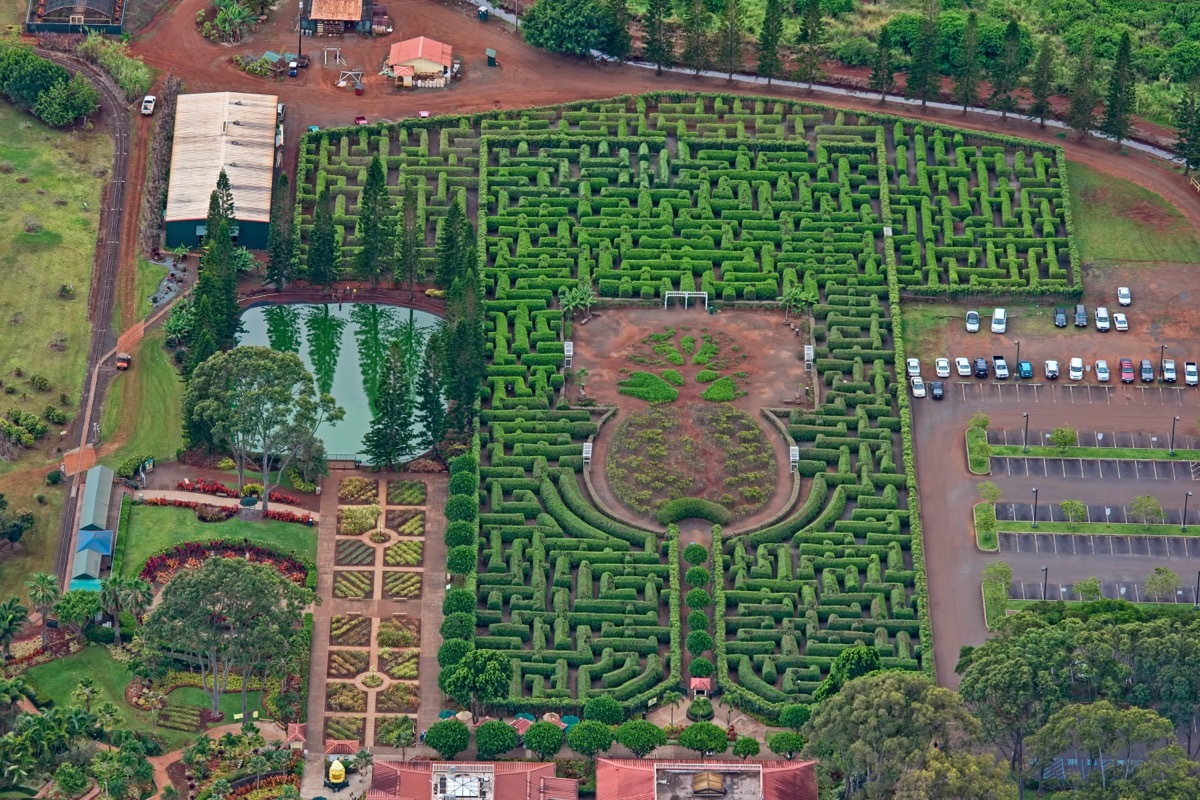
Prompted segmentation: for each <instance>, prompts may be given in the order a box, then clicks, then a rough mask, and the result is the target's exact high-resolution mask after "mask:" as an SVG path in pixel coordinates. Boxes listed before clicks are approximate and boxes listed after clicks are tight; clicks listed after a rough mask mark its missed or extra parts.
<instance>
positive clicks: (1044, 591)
mask: <svg viewBox="0 0 1200 800" xmlns="http://www.w3.org/2000/svg"><path fill="white" fill-rule="evenodd" d="M1049 572H1050V568H1049V567H1047V566H1045V565H1042V601H1043V602H1044V601H1045V600H1046V577H1047V575H1048V574H1049Z"/></svg>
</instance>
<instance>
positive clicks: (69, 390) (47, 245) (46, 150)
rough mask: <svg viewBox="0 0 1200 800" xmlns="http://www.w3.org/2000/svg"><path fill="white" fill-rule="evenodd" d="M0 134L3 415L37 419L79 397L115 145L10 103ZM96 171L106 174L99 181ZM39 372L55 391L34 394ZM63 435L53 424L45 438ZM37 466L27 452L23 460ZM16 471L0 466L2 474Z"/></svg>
mask: <svg viewBox="0 0 1200 800" xmlns="http://www.w3.org/2000/svg"><path fill="white" fill-rule="evenodd" d="M0 130H3V131H4V135H3V136H2V137H0V231H2V232H3V233H2V234H0V274H2V275H3V276H4V291H3V292H2V293H0V379H2V380H3V382H4V391H5V394H6V397H5V398H4V399H5V400H6V401H7V402H4V403H3V410H7V409H8V407H10V406H14V405H15V406H18V407H20V408H22V409H24V410H26V411H31V412H34V413H38V414H40V413H41V412H42V410H43V409H44V408H45V407H46V405H47V404H49V403H53V404H55V405H57V403H58V397H59V394H60V393H65V394H66V395H68V397H69V398H70V400H71V403H72V404H74V403H75V402H77V401H78V399H79V391H80V387H81V386H82V384H83V368H84V362H85V359H86V355H87V344H88V339H89V337H90V335H91V326H90V325H89V323H88V320H87V296H88V282H89V278H90V274H91V267H92V258H93V255H94V253H95V248H96V226H97V224H98V222H99V216H100V190H101V187H102V185H103V182H104V180H105V178H106V177H107V175H108V172H109V170H110V169H111V159H112V149H111V143H110V141H109V138H108V137H107V136H106V135H104V134H99V133H63V132H59V131H53V130H51V129H49V128H47V127H45V126H44V125H42V124H41V123H40V122H37V121H36V120H34V119H32V118H30V117H26V116H24V115H23V114H20V113H19V112H17V111H15V110H14V109H13V108H12V107H11V106H9V105H7V104H0ZM93 170H103V171H102V172H101V174H100V176H97V175H96V174H94V172H93ZM39 228H40V230H39ZM28 230H34V231H35V232H32V233H29V232H26V231H28ZM64 285H70V286H72V287H74V294H73V296H72V297H71V298H70V299H65V300H64V299H60V297H59V288H60V287H61V286H64ZM52 344H53V345H54V346H53V347H52V346H51V345H52ZM18 370H19V371H20V375H18ZM33 375H41V376H43V377H45V378H46V379H47V380H48V381H49V388H48V389H47V390H45V391H38V390H36V389H34V388H33V386H32V384H31V382H30V379H31V377H32V376H33ZM10 388H11V389H12V392H11V393H9V389H10ZM57 435H58V429H57V427H56V426H54V427H52V429H51V432H50V434H49V436H50V437H55V436H57ZM32 452H34V451H31V453H32ZM34 460H35V459H34V458H33V457H32V455H31V457H30V458H26V459H22V461H21V462H18V463H22V464H24V463H30V462H33V461H34ZM13 468H14V465H13V464H11V463H7V464H0V471H7V470H9V469H13Z"/></svg>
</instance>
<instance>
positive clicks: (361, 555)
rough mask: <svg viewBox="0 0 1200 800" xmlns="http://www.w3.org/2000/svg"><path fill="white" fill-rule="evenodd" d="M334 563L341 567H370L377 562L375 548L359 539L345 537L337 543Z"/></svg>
mask: <svg viewBox="0 0 1200 800" xmlns="http://www.w3.org/2000/svg"><path fill="white" fill-rule="evenodd" d="M389 550H390V548H389ZM333 563H334V564H336V565H337V566H339V567H369V566H371V565H373V564H374V563H375V548H374V547H372V546H371V545H369V544H367V543H365V542H360V541H359V540H358V539H343V540H342V541H340V542H338V543H337V548H336V550H335V551H334V560H333Z"/></svg>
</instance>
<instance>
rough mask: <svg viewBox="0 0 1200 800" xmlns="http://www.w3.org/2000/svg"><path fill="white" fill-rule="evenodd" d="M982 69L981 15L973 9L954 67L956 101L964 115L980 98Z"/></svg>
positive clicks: (968, 18)
mask: <svg viewBox="0 0 1200 800" xmlns="http://www.w3.org/2000/svg"><path fill="white" fill-rule="evenodd" d="M982 71H983V70H982V66H981V65H980V62H979V16H978V15H977V14H976V13H975V12H974V11H972V12H971V13H970V14H967V28H966V30H965V31H963V38H962V44H961V45H959V48H958V59H957V63H956V64H955V69H954V102H956V103H959V104H960V105H962V109H963V116H966V113H967V109H968V108H969V107H970V106H972V105H974V104H975V102H976V101H977V100H978V99H979V80H980V78H982Z"/></svg>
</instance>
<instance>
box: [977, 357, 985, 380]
mask: <svg viewBox="0 0 1200 800" xmlns="http://www.w3.org/2000/svg"><path fill="white" fill-rule="evenodd" d="M987 376H988V362H987V359H986V358H977V359H975V377H976V378H986V377H987Z"/></svg>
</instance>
